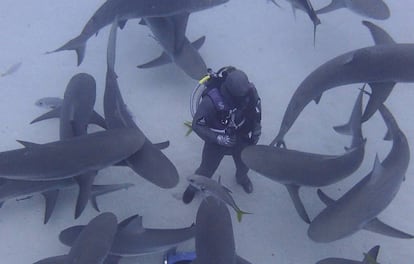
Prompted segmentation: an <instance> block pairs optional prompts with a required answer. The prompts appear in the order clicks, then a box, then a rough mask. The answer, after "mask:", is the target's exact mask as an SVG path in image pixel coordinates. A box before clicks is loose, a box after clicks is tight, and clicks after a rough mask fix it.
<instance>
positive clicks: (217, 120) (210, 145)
mask: <svg viewBox="0 0 414 264" xmlns="http://www.w3.org/2000/svg"><path fill="white" fill-rule="evenodd" d="M208 77H209V78H207V79H208V80H207V81H206V83H205V87H206V89H205V90H204V91H203V94H202V96H201V98H198V99H199V100H200V101H199V102H197V105H198V106H197V108H196V110H195V113H194V116H193V120H192V129H193V131H194V132H195V133H196V134H197V135H198V136H199V137H200V138H201V139H203V140H204V142H205V143H204V147H203V152H202V160H201V164H200V167H199V168H198V169H197V170H196V171H195V173H196V174H198V175H202V176H205V177H209V178H211V177H212V176H213V174H214V172H215V171H216V169H217V168H218V166H219V164H220V162H221V160H222V159H223V157H224V155H232V157H233V160H234V163H235V165H236V181H237V183H238V184H240V185H241V186H242V187H243V189H244V191H245V192H246V193H251V192H252V191H253V185H252V182H251V181H250V179H249V177H248V176H247V172H248V171H249V168H248V167H247V166H246V165H245V164H244V163H243V162H242V160H241V152H242V150H243V149H244V148H245V147H246V146H248V145H255V144H257V142H258V141H259V138H260V135H261V124H260V122H261V105H260V98H259V95H258V93H257V90H256V88H255V86H254V85H253V84H252V83H250V82H249V79H248V77H247V75H246V74H245V73H244V72H243V71H241V70H239V69H236V68H234V67H231V66H229V67H224V68H222V69H220V70H219V71H218V72H217V73H212V72H211V71H210V74H209V75H208ZM203 79H204V78H203ZM200 83H201V81H200ZM196 191H197V189H196V188H195V187H193V186H192V185H189V186H188V187H187V189H186V190H185V192H184V194H183V197H182V199H183V202H184V203H186V204H188V203H190V202H191V201H192V200H193V198H194V195H195V193H196Z"/></svg>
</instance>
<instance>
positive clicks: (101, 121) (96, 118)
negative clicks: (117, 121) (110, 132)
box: [89, 111, 107, 129]
mask: <svg viewBox="0 0 414 264" xmlns="http://www.w3.org/2000/svg"><path fill="white" fill-rule="evenodd" d="M89 123H91V124H95V125H98V126H100V127H102V128H104V129H107V126H106V122H105V118H103V117H102V116H101V115H100V114H98V113H97V112H96V111H93V112H92V115H91V118H90V120H89Z"/></svg>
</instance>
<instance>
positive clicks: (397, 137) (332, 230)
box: [308, 105, 414, 243]
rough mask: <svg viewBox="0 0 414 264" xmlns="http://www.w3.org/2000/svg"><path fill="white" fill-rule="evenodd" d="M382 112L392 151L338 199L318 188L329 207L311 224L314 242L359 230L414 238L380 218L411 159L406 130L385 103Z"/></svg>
mask: <svg viewBox="0 0 414 264" xmlns="http://www.w3.org/2000/svg"><path fill="white" fill-rule="evenodd" d="M379 111H380V113H381V115H382V118H383V119H384V122H385V124H386V126H387V129H388V132H387V134H386V137H385V139H387V140H392V142H393V143H392V147H391V151H390V152H389V153H388V155H387V157H386V158H385V159H384V160H383V161H382V163H381V162H380V161H379V158H378V156H377V157H376V159H375V164H374V168H373V169H372V171H371V172H370V173H369V174H368V175H367V176H365V177H364V178H363V179H362V180H361V181H359V182H358V183H357V184H356V185H355V186H354V187H352V188H351V189H350V190H349V191H348V192H347V193H345V194H344V195H343V196H342V197H341V198H339V199H338V200H337V201H334V200H332V199H330V198H329V197H328V196H326V195H325V194H324V193H323V192H322V191H321V190H318V195H319V197H320V198H321V200H322V201H323V202H324V203H325V204H327V207H326V208H325V209H324V210H322V212H320V213H319V214H318V215H317V216H316V217H315V218H314V219H313V221H312V222H311V224H310V225H309V228H308V236H309V237H310V238H311V239H312V240H313V241H316V242H319V243H327V242H331V241H335V240H338V239H341V238H344V237H347V236H349V235H351V234H353V233H355V232H357V231H358V230H360V229H365V230H369V231H372V232H376V233H380V234H383V235H387V236H392V237H398V238H413V237H414V236H412V235H410V234H407V233H404V232H402V231H399V230H397V229H395V228H393V227H390V226H388V225H386V224H384V223H383V222H381V221H380V220H378V218H377V215H378V214H380V213H381V212H382V211H383V210H384V209H385V208H386V207H387V206H388V205H389V204H390V203H391V201H392V200H393V199H394V197H395V195H396V194H397V192H398V190H399V189H400V186H401V183H402V181H403V180H404V178H405V173H406V171H407V168H408V165H409V161H410V149H409V146H408V142H407V138H406V137H405V135H404V133H403V132H402V131H401V130H400V128H399V127H398V124H397V122H396V121H395V119H394V117H393V116H392V114H391V113H390V112H389V110H388V109H387V108H386V107H385V106H384V105H381V106H380V108H379Z"/></svg>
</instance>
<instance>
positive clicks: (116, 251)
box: [59, 215, 195, 263]
mask: <svg viewBox="0 0 414 264" xmlns="http://www.w3.org/2000/svg"><path fill="white" fill-rule="evenodd" d="M84 228H85V226H73V227H69V228H67V229H65V230H63V231H62V232H61V233H60V235H59V240H60V241H61V242H62V243H63V244H65V245H67V246H71V245H73V244H74V243H75V241H76V240H77V238H78V236H79V234H80V233H81V232H82V230H83V229H84ZM194 235H195V226H194V225H192V226H190V227H185V228H177V229H152V228H144V227H143V225H142V216H139V215H133V216H131V217H129V218H127V219H125V220H124V221H122V222H121V223H119V225H118V229H117V232H116V234H115V238H114V241H113V244H112V247H111V249H110V252H109V257H110V258H111V261H112V262H111V263H118V262H117V261H119V259H120V258H121V257H133V256H140V255H144V254H149V253H154V252H161V251H166V250H168V249H171V248H172V247H174V246H176V245H178V244H179V243H182V242H184V241H187V240H189V239H191V238H193V237H194Z"/></svg>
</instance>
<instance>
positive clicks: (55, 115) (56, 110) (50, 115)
mask: <svg viewBox="0 0 414 264" xmlns="http://www.w3.org/2000/svg"><path fill="white" fill-rule="evenodd" d="M60 109H61V107H60V106H58V107H56V108H54V109H53V110H51V111H49V112H47V113H45V114H43V115H41V116H39V117H38V118H35V119H33V121H32V122H30V124H33V123H36V122H39V121H42V120H46V119H50V118H59V117H60Z"/></svg>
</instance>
